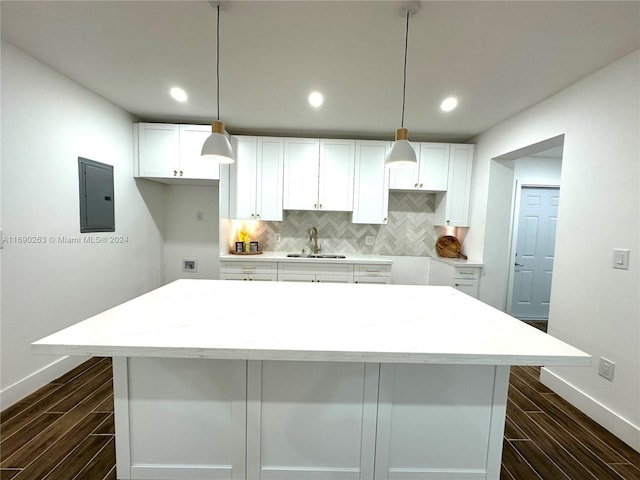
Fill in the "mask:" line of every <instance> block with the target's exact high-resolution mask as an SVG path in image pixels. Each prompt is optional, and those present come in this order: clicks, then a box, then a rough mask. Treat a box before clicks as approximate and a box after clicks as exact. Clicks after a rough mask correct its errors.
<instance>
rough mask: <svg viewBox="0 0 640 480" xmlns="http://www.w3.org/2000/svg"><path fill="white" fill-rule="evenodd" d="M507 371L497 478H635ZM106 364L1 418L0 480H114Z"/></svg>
mask: <svg viewBox="0 0 640 480" xmlns="http://www.w3.org/2000/svg"><path fill="white" fill-rule="evenodd" d="M539 371H540V370H539V368H537V367H514V368H512V369H511V379H510V388H509V399H508V407H507V419H506V425H505V434H504V451H503V456H502V473H501V475H500V479H501V480H529V479H544V480H559V479H572V480H593V479H597V480H609V479H612V480H613V479H616V480H620V479H626V480H632V479H633V480H640V453H638V452H636V451H635V450H633V449H631V448H630V447H629V446H628V445H626V444H625V443H623V442H622V441H620V440H619V439H617V438H616V437H615V436H613V435H611V434H610V433H609V432H608V431H606V430H605V429H603V428H602V427H600V426H599V425H597V424H595V423H594V422H593V421H591V420H590V419H589V418H587V417H586V416H585V415H584V414H582V413H581V412H580V411H578V410H577V409H576V408H574V407H573V406H571V405H570V404H568V403H567V402H565V401H563V400H562V399H561V398H560V397H559V396H558V395H556V394H555V393H552V392H551V391H549V390H548V389H547V388H546V387H545V386H544V385H542V384H541V383H540V382H539V381H538V380H537V378H538V375H539ZM115 478H116V474H115V444H114V423H113V388H112V375H111V361H110V359H108V358H93V359H91V360H89V361H87V362H85V363H84V364H82V365H80V366H79V367H78V368H76V369H74V370H72V371H70V372H69V373H67V374H66V375H64V376H62V377H60V378H58V379H57V380H55V381H53V382H51V383H50V384H48V385H46V386H44V387H43V388H41V389H40V390H38V391H37V392H35V393H34V394H32V395H30V396H28V397H26V398H25V399H23V400H22V401H20V402H18V403H16V404H15V405H12V406H11V407H9V408H7V409H6V410H4V411H3V412H2V413H1V444H0V480H9V479H12V480H39V479H46V480H74V479H77V480H115Z"/></svg>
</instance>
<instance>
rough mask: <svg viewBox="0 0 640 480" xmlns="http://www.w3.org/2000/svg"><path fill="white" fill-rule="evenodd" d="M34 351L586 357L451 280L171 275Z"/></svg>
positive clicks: (479, 360)
mask: <svg viewBox="0 0 640 480" xmlns="http://www.w3.org/2000/svg"><path fill="white" fill-rule="evenodd" d="M32 349H33V352H34V353H41V354H68V355H74V354H76V355H98V356H100V355H101V356H131V357H139V356H147V357H175V358H219V359H243V360H294V361H295V360H299V361H314V360H318V361H319V360H331V361H356V362H393V363H442V364H481V365H482V364H484V365H567V366H571V365H574V366H585V365H590V363H591V357H590V356H589V355H588V354H586V353H584V352H582V351H580V350H577V349H576V348H574V347H572V346H570V345H568V344H566V343H564V342H562V341H560V340H558V339H556V338H554V337H551V336H549V335H547V334H545V333H543V332H541V331H539V330H537V329H535V328H534V327H531V326H529V325H527V324H525V323H523V322H520V321H519V320H516V319H514V318H513V317H511V316H509V315H507V314H504V313H502V312H500V311H498V310H496V309H494V308H492V307H490V306H488V305H486V304H484V303H482V302H480V301H478V300H476V299H474V298H472V297H470V296H468V295H465V294H464V293H461V292H458V291H457V290H455V289H453V288H451V287H427V286H407V285H363V284H331V283H295V282H229V281H223V280H177V281H175V282H173V283H170V284H168V285H165V286H164V287H161V288H159V289H156V290H153V291H151V292H149V293H147V294H145V295H142V296H140V297H137V298H135V299H133V300H130V301H128V302H126V303H123V304H121V305H119V306H117V307H114V308H112V309H110V310H107V311H106V312H103V313H101V314H98V315H96V316H94V317H91V318H89V319H87V320H84V321H82V322H80V323H78V324H76V325H73V326H71V327H68V328H66V329H64V330H61V331H59V332H57V333H54V334H53V335H50V336H48V337H46V338H44V339H41V340H39V341H37V342H35V343H33V344H32Z"/></svg>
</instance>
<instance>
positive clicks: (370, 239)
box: [364, 235, 376, 245]
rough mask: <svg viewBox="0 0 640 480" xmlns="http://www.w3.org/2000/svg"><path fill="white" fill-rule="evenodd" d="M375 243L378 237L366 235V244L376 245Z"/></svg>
mask: <svg viewBox="0 0 640 480" xmlns="http://www.w3.org/2000/svg"><path fill="white" fill-rule="evenodd" d="M375 243H376V237H374V236H373V235H367V236H366V237H364V244H365V245H374V244H375Z"/></svg>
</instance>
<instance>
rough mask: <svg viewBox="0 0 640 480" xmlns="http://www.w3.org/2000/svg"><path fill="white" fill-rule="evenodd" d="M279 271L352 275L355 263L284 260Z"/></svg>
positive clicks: (296, 273)
mask: <svg viewBox="0 0 640 480" xmlns="http://www.w3.org/2000/svg"><path fill="white" fill-rule="evenodd" d="M279 273H284V274H287V273H288V274H293V275H302V274H316V273H326V274H331V275H345V276H348V275H352V274H353V265H351V264H349V263H343V264H340V263H321V262H320V261H318V262H282V263H280V266H279Z"/></svg>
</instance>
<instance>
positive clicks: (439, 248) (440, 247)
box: [436, 235, 467, 260]
mask: <svg viewBox="0 0 640 480" xmlns="http://www.w3.org/2000/svg"><path fill="white" fill-rule="evenodd" d="M461 250H462V246H461V245H460V242H459V241H458V239H457V238H456V237H454V236H453V235H444V236H442V237H440V238H439V239H438V241H437V242H436V253H437V254H438V256H439V257H442V258H463V259H465V260H466V259H467V256H466V255H464V254H462V252H461Z"/></svg>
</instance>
